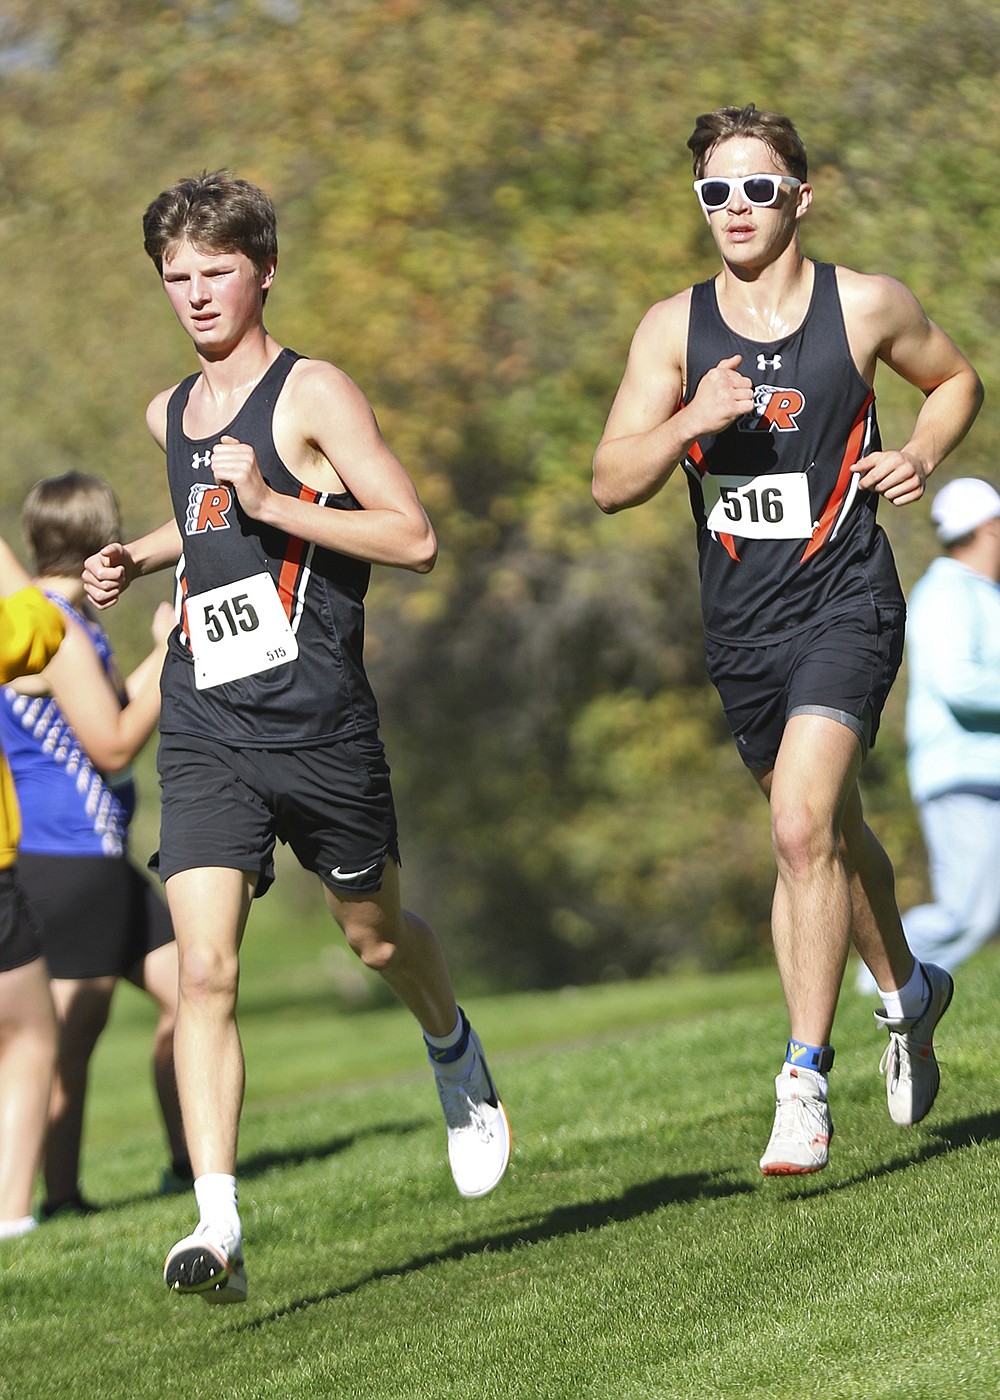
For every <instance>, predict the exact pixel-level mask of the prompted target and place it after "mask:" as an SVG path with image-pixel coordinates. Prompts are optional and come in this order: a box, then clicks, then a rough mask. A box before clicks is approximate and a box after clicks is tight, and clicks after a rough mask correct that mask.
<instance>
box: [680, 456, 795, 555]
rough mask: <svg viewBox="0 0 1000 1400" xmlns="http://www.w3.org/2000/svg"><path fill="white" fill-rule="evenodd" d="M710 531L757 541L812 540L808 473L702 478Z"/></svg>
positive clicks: (708, 476)
mask: <svg viewBox="0 0 1000 1400" xmlns="http://www.w3.org/2000/svg"><path fill="white" fill-rule="evenodd" d="M701 489H702V494H703V497H704V501H705V514H706V515H707V516H708V528H709V529H710V530H712V531H714V532H715V533H716V534H719V535H739V536H740V537H741V538H743V539H753V540H808V539H810V538H811V537H812V533H813V518H812V510H811V508H810V505H809V486H808V483H807V482H806V474H805V472H773V473H769V474H766V475H764V476H712V475H711V474H706V475H705V476H703V477H702V478H701Z"/></svg>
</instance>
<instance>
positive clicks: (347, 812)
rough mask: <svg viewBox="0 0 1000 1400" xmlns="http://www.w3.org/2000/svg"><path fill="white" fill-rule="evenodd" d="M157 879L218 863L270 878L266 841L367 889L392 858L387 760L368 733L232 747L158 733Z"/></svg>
mask: <svg viewBox="0 0 1000 1400" xmlns="http://www.w3.org/2000/svg"><path fill="white" fill-rule="evenodd" d="M158 763H159V769H160V786H161V788H162V790H163V804H162V815H161V821H160V849H159V850H158V851H157V853H156V855H154V856H153V858H152V860H151V861H150V865H151V867H152V868H153V869H154V870H157V871H158V872H159V875H160V879H161V880H169V879H170V877H171V875H176V874H178V873H179V872H180V871H182V870H192V869H203V868H205V867H206V866H213V865H217V866H222V867H225V868H228V869H234V870H243V871H246V872H247V873H248V874H253V875H256V876H257V888H256V893H257V895H262V894H264V893H265V892H266V891H267V889H268V888H269V886H270V885H271V884H272V882H273V880H274V843H275V840H276V839H277V840H279V841H282V842H284V843H285V844H286V845H288V846H290V847H291V849H292V850H293V851H294V853H295V855H296V857H297V859H298V861H299V864H300V865H302V866H304V867H305V869H307V870H314V871H315V872H316V874H317V875H318V876H319V877H320V879H321V880H322V881H323V883H324V884H325V885H328V886H329V887H330V889H332V890H335V891H337V892H338V893H341V894H373V893H374V892H375V891H377V890H379V889H380V888H381V886H382V873H383V871H384V869H385V863H386V861H387V860H388V859H389V858H391V859H392V860H394V861H395V862H396V864H397V865H398V864H399V843H398V838H397V834H396V812H395V808H394V806H393V801H392V789H391V786H390V782H389V765H388V764H387V763H386V760H385V753H384V751H383V748H382V743H381V740H380V739H379V738H378V736H377V735H372V736H370V737H364V738H355V739H344V740H340V741H339V742H337V743H332V744H324V745H321V746H318V747H314V748H302V749H234V748H230V747H229V746H228V745H226V744H219V743H216V742H215V741H213V740H211V739H203V738H196V737H194V736H192V735H188V734H164V735H162V736H161V738H160V748H159V755H158Z"/></svg>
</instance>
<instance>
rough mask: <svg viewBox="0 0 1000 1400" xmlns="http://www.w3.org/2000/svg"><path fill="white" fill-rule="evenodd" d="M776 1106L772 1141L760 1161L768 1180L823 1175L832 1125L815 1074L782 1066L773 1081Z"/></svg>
mask: <svg viewBox="0 0 1000 1400" xmlns="http://www.w3.org/2000/svg"><path fill="white" fill-rule="evenodd" d="M774 1088H775V1093H776V1095H777V1100H778V1102H777V1105H776V1107H775V1110H774V1127H773V1128H772V1129H771V1138H770V1141H769V1142H768V1144H767V1147H766V1148H765V1150H764V1155H763V1157H762V1158H761V1159H760V1169H761V1171H762V1172H763V1174H764V1175H765V1176H799V1175H800V1174H802V1173H803V1172H819V1171H822V1170H823V1168H824V1167H825V1166H826V1164H827V1161H828V1160H829V1155H830V1139H831V1138H832V1137H833V1122H832V1120H831V1118H830V1109H829V1107H828V1105H827V1102H826V1098H825V1096H824V1093H823V1088H822V1085H821V1084H820V1082H819V1080H818V1079H817V1077H816V1075H814V1074H804V1073H800V1071H799V1070H797V1069H793V1068H792V1066H791V1065H783V1066H782V1069H781V1073H780V1074H779V1075H778V1077H777V1078H776V1079H775V1081H774Z"/></svg>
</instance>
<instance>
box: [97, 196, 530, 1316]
mask: <svg viewBox="0 0 1000 1400" xmlns="http://www.w3.org/2000/svg"><path fill="white" fill-rule="evenodd" d="M143 228H144V232H145V235H146V237H145V246H146V251H147V253H148V254H149V255H150V257H151V258H152V259H153V262H154V263H155V265H156V267H157V270H158V271H159V272H160V274H161V276H162V279H163V286H164V290H165V291H166V293H167V296H168V298H169V300H170V302H171V304H172V306H173V309H174V311H175V313H176V315H177V318H178V320H179V321H180V323H181V325H182V327H183V329H184V330H185V332H186V333H187V335H188V336H189V338H190V339H191V341H192V343H193V345H194V347H195V350H196V352H197V355H198V360H199V363H200V373H199V374H196V375H193V376H192V377H191V378H189V379H186V380H185V381H184V382H183V383H182V384H179V385H177V386H176V387H175V388H174V389H173V390H168V391H166V392H164V393H162V394H159V395H157V397H156V398H155V399H154V400H153V401H152V403H151V404H150V406H149V409H148V411H147V423H148V425H149V428H150V431H151V433H152V434H153V436H154V438H155V439H156V441H157V442H158V443H159V445H160V446H161V447H162V448H163V449H164V450H165V452H166V454H167V473H168V478H169V482H170V491H171V496H172V499H173V506H174V517H175V518H174V520H173V521H172V522H170V523H168V524H167V525H164V526H161V527H160V529H159V530H154V531H153V532H152V533H151V534H150V535H147V536H145V537H144V538H143V539H141V540H138V541H135V542H134V543H133V544H131V545H129V546H124V545H120V544H115V545H111V546H109V547H108V548H107V549H105V550H103V551H102V552H101V553H100V554H99V555H95V556H94V557H93V558H91V559H90V560H88V561H87V566H86V568H85V571H84V581H85V585H86V587H87V589H88V592H89V594H90V597H91V600H92V601H93V602H94V603H95V604H96V605H97V606H101V607H106V606H109V605H110V604H111V603H113V602H115V601H116V599H117V598H118V596H119V594H120V592H121V590H122V588H124V587H126V586H127V585H128V583H129V582H130V581H131V579H132V578H133V577H135V576H137V575H139V574H143V573H148V572H151V571H153V570H154V569H158V568H164V567H167V566H168V565H171V564H177V563H178V561H179V558H180V556H181V555H183V565H182V567H181V568H180V570H179V584H180V593H181V597H182V614H181V623H180V626H179V629H178V631H177V632H176V633H175V635H174V636H173V637H172V639H171V646H170V654H169V659H168V662H167V664H166V667H165V671H164V677H163V719H162V730H163V732H162V737H161V741H160V751H159V766H160V779H161V785H162V789H163V806H162V818H161V837H160V850H159V852H158V857H157V859H158V865H159V869H160V874H161V877H162V878H163V879H164V881H165V884H166V891H167V901H168V903H169V905H170V911H171V916H172V918H173V923H174V929H175V933H176V938H177V945H178V949H179V951H180V993H181V1002H182V1004H183V1006H184V1008H185V1011H184V1015H183V1017H181V1018H180V1019H179V1021H178V1027H177V1036H176V1044H177V1080H178V1088H179V1091H180V1098H181V1105H182V1109H183V1115H184V1125H185V1129H186V1131H187V1135H188V1143H189V1146H190V1150H191V1163H192V1167H193V1169H194V1172H195V1197H196V1202H197V1206H198V1214H199V1221H198V1225H197V1228H196V1229H195V1230H194V1232H193V1233H192V1234H190V1235H187V1236H185V1237H184V1238H183V1239H181V1240H179V1241H178V1243H177V1244H176V1245H174V1247H173V1248H172V1249H171V1250H170V1251H169V1253H168V1255H167V1259H166V1263H165V1265H164V1274H163V1276H164V1280H165V1282H166V1283H167V1285H168V1287H169V1288H171V1289H174V1290H176V1291H178V1292H180V1293H200V1294H201V1295H202V1297H203V1298H204V1299H205V1300H206V1301H207V1302H212V1303H240V1302H242V1301H243V1300H244V1299H245V1298H246V1292H247V1280H246V1271H245V1268H244V1263H243V1243H242V1226H241V1223H240V1216H239V1209H238V1206H237V1199H236V1175H235V1173H236V1141H237V1133H238V1126H239V1116H240V1104H241V1102H242V1092H243V1073H244V1065H243V1055H242V1050H241V1047H240V1040H239V1032H238V1029H237V1024H236V1001H237V988H238V981H239V949H240V944H241V941H242V937H243V932H244V928H245V926H246V921H247V916H248V914H249V910H250V904H251V900H252V899H253V897H254V896H256V895H260V894H263V893H264V891H265V890H266V889H267V887H268V885H269V884H270V882H271V880H272V878H273V875H274V862H273V853H274V846H275V843H276V841H278V840H281V841H284V842H287V843H288V845H289V846H290V847H291V848H292V850H293V851H294V852H295V854H296V856H297V857H298V859H299V861H300V863H301V864H302V865H304V866H305V867H306V868H307V869H310V870H313V871H315V873H316V874H317V875H318V876H319V878H320V880H321V881H322V886H323V891H324V895H325V898H326V901H327V904H328V906H329V908H330V911H331V913H332V914H333V917H334V918H335V920H336V921H337V923H338V924H339V925H340V926H341V928H342V929H343V931H344V933H345V934H346V937H347V940H348V943H349V944H350V946H351V947H352V948H353V949H354V951H355V952H356V953H357V954H358V956H359V957H360V958H361V959H362V960H363V961H364V962H365V963H366V964H367V965H368V966H369V967H371V968H372V969H373V970H375V971H378V972H379V973H380V974H381V975H382V976H383V977H384V978H385V979H386V981H387V983H388V985H389V986H390V987H391V989H392V990H393V992H394V993H395V994H396V995H397V996H398V997H399V999H400V1000H401V1001H402V1002H403V1003H404V1004H405V1005H406V1006H407V1008H408V1009H409V1010H410V1011H411V1013H412V1014H413V1016H414V1017H415V1018H416V1019H417V1021H418V1022H419V1024H420V1026H421V1027H422V1029H423V1033H424V1039H425V1045H426V1051H427V1054H428V1057H429V1058H430V1060H431V1063H432V1065H433V1070H434V1077H435V1083H436V1086H437V1090H438V1095H439V1098H440V1101H441V1106H442V1108H443V1110H444V1116H445V1123H446V1130H447V1140H448V1161H449V1165H450V1168H451V1173H452V1177H453V1179H454V1182H455V1185H456V1187H457V1188H458V1190H459V1192H460V1193H461V1194H462V1195H463V1196H481V1195H485V1194H486V1193H487V1192H488V1191H491V1190H492V1189H493V1188H494V1187H495V1186H496V1185H497V1184H498V1183H499V1182H500V1180H501V1178H502V1177H503V1175H504V1172H505V1171H506V1169H507V1163H508V1160H509V1158H510V1148H511V1138H510V1127H509V1125H508V1122H507V1116H506V1113H505V1111H504V1108H503V1104H502V1103H501V1102H500V1100H499V1098H498V1096H497V1092H496V1088H495V1086H494V1083H493V1079H492V1077H491V1075H490V1072H489V1068H488V1066H487V1063H486V1058H485V1055H484V1054H483V1048H482V1045H481V1044H480V1041H479V1038H478V1036H477V1035H476V1032H475V1031H474V1030H473V1029H472V1027H471V1026H470V1025H469V1022H468V1020H467V1019H466V1017H465V1014H464V1013H463V1012H462V1011H460V1009H459V1007H458V1006H457V1005H456V1002H455V996H454V992H453V990H452V986H451V980H450V978H449V975H448V969H447V965H446V963H445V960H444V955H443V953H442V950H441V948H440V946H439V944H438V942H437V940H436V938H435V936H434V934H433V932H432V931H431V930H430V929H429V928H428V927H427V925H426V924H425V923H423V922H422V921H421V920H419V919H417V918H416V917H415V916H414V915H412V914H410V913H408V912H407V911H406V910H404V909H403V907H402V904H401V902H400V888H399V871H398V867H399V851H398V843H397V838H396V819H395V812H394V810H393V802H392V792H391V786H390V782H389V769H388V766H387V764H386V762H385V756H384V754H383V751H382V745H381V742H380V740H379V738H378V735H377V733H376V725H377V713H376V708H375V701H374V699H373V697H372V693H371V689H370V687H369V685H368V681H367V678H366V676H365V672H364V665H363V656H362V647H363V637H364V611H363V609H364V596H365V590H366V589H367V586H368V579H369V573H370V568H371V565H372V564H373V563H379V564H388V565H395V566H397V567H399V568H408V569H413V570H415V571H417V572H426V571H427V570H428V569H429V568H431V567H432V565H433V563H434V559H435V554H436V548H437V545H436V540H435V537H434V531H433V529H432V527H431V524H430V522H429V520H428V519H427V516H426V513H425V512H424V509H423V507H422V505H421V504H420V501H419V498H418V496H417V493H416V491H415V489H414V486H413V483H412V481H411V480H410V478H409V476H408V475H407V474H406V472H405V470H404V469H403V467H402V465H401V464H400V462H399V461H398V460H397V458H396V457H395V456H394V454H393V453H392V452H391V451H390V450H389V448H388V446H387V445H386V443H385V441H384V439H383V438H382V435H381V433H380V432H379V430H378V424H377V423H376V421H375V415H374V413H373V412H372V409H371V405H370V404H369V403H368V401H367V399H366V398H365V397H364V395H363V394H362V393H361V390H360V389H359V388H358V386H357V385H356V384H354V383H353V382H352V381H351V380H350V379H349V378H348V377H347V375H346V374H344V373H343V372H342V371H341V370H339V369H337V368H336V366H334V365H330V364H326V363H324V362H322V361H318V360H308V359H303V358H301V357H300V356H298V355H295V354H293V353H292V352H291V351H289V350H285V349H282V347H281V346H279V345H278V344H277V342H275V341H274V340H273V339H272V338H271V336H270V335H269V334H268V332H267V330H266V328H265V326H264V322H263V306H264V298H265V297H266V295H267V294H268V291H269V289H270V287H271V283H272V280H273V277H274V272H275V267H276V263H277V234H276V228H275V218H274V209H273V206H272V205H271V202H270V200H269V199H268V197H267V195H266V194H265V193H264V192H263V191H262V190H259V189H257V188H256V187H255V186H253V185H250V184H249V183H248V182H247V181H244V180H238V179H236V178H235V177H234V176H232V175H231V174H230V173H229V172H228V171H217V172H215V173H214V174H205V175H202V176H198V177H195V178H193V179H190V180H182V181H180V182H179V183H178V184H177V185H175V186H173V187H172V188H171V189H169V190H164V191H163V193H162V194H161V195H160V196H159V197H158V198H157V199H156V200H154V201H153V203H152V204H151V205H150V206H149V208H148V209H147V210H146V215H145V217H144V220H143Z"/></svg>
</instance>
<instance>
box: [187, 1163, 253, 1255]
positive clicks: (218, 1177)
mask: <svg viewBox="0 0 1000 1400" xmlns="http://www.w3.org/2000/svg"><path fill="white" fill-rule="evenodd" d="M194 1197H195V1200H196V1201H197V1202H198V1216H199V1219H200V1221H201V1222H203V1223H205V1224H212V1225H222V1226H224V1227H225V1228H226V1229H227V1230H228V1231H229V1233H230V1234H232V1235H233V1236H234V1237H235V1239H236V1243H237V1244H238V1245H239V1244H241V1243H242V1240H243V1227H242V1225H241V1224H240V1213H239V1208H238V1205H237V1193H236V1178H235V1176H227V1175H226V1173H225V1172H206V1173H205V1175H204V1176H198V1177H195V1182H194Z"/></svg>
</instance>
